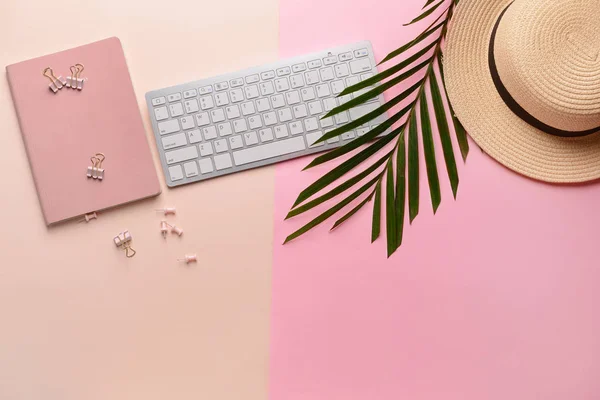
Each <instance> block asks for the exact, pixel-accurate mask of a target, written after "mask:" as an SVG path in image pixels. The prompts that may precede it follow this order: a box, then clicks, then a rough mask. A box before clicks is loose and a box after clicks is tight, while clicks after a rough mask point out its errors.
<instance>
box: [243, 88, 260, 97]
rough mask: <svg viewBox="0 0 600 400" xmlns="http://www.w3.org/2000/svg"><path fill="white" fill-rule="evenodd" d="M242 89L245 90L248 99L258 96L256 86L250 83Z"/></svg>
mask: <svg viewBox="0 0 600 400" xmlns="http://www.w3.org/2000/svg"><path fill="white" fill-rule="evenodd" d="M244 91H245V92H246V98H247V99H248V100H251V99H255V98H257V97H258V96H259V94H258V86H256V85H251V86H246V87H244Z"/></svg>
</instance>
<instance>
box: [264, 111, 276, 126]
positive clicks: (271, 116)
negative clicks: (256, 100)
mask: <svg viewBox="0 0 600 400" xmlns="http://www.w3.org/2000/svg"><path fill="white" fill-rule="evenodd" d="M263 119H264V120H265V125H266V126H271V125H275V124H276V123H277V116H276V115H275V111H271V112H268V113H265V114H263Z"/></svg>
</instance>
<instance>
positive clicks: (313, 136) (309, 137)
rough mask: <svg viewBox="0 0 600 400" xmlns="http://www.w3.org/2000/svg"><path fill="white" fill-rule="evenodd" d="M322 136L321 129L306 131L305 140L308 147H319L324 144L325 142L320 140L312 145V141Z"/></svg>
mask: <svg viewBox="0 0 600 400" xmlns="http://www.w3.org/2000/svg"><path fill="white" fill-rule="evenodd" d="M322 136H323V132H321V131H318V132H313V133H307V134H306V142H307V143H308V147H321V146H324V145H325V143H323V142H321V143H319V144H315V145H313V143H314V142H316V141H317V140H319V139H320V138H321V137H322Z"/></svg>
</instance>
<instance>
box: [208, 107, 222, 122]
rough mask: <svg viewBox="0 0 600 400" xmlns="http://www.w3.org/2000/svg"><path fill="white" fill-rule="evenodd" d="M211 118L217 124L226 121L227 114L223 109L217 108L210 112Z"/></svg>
mask: <svg viewBox="0 0 600 400" xmlns="http://www.w3.org/2000/svg"><path fill="white" fill-rule="evenodd" d="M210 117H211V118H212V122H213V123H214V124H216V123H217V122H221V121H225V113H224V112H223V109H222V108H217V109H215V110H212V111H211V112H210Z"/></svg>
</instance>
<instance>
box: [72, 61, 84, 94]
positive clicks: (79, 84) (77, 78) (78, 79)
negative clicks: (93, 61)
mask: <svg viewBox="0 0 600 400" xmlns="http://www.w3.org/2000/svg"><path fill="white" fill-rule="evenodd" d="M75 68H77V72H76V75H75V81H76V88H77V90H83V79H82V78H81V73H82V72H83V70H84V66H83V64H79V63H77V64H75ZM71 85H73V82H71Z"/></svg>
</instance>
